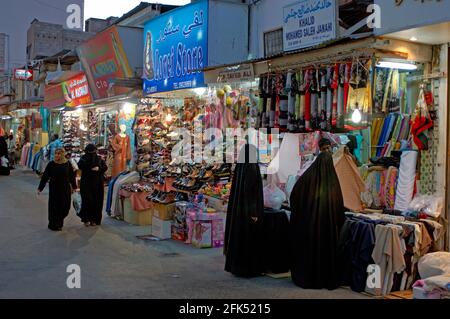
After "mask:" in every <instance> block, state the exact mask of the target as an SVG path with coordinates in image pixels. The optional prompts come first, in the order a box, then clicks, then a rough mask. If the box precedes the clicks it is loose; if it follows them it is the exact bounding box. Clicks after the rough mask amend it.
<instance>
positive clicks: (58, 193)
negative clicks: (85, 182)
mask: <svg viewBox="0 0 450 319" xmlns="http://www.w3.org/2000/svg"><path fill="white" fill-rule="evenodd" d="M49 181H50V191H49V199H48V228H49V229H50V230H53V231H61V230H62V228H63V226H64V219H65V218H66V217H67V215H69V211H70V204H71V199H72V192H73V191H74V190H75V189H76V188H77V185H76V180H75V172H74V170H73V168H72V165H71V164H70V163H69V162H68V161H67V159H66V157H65V152H64V149H57V150H56V151H55V158H54V160H53V161H51V162H50V163H48V165H47V167H46V168H45V171H44V174H43V175H42V178H41V182H40V184H39V187H38V194H40V193H41V192H42V191H43V190H44V188H45V186H46V185H47V182H49Z"/></svg>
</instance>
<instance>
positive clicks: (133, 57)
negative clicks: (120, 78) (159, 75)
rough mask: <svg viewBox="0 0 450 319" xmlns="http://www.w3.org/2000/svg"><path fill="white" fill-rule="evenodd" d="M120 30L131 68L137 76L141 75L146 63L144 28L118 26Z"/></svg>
mask: <svg viewBox="0 0 450 319" xmlns="http://www.w3.org/2000/svg"><path fill="white" fill-rule="evenodd" d="M118 31H119V35H120V40H121V41H122V44H123V49H124V51H125V54H126V56H127V58H128V63H129V64H130V68H131V69H132V70H133V72H134V73H135V75H136V76H137V77H141V76H142V68H143V67H142V66H143V65H144V55H143V52H144V42H143V41H142V39H143V37H144V35H143V34H144V30H142V29H138V28H127V27H118Z"/></svg>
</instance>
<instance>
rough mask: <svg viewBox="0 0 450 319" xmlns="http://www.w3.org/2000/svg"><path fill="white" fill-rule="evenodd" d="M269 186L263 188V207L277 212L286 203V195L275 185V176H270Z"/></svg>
mask: <svg viewBox="0 0 450 319" xmlns="http://www.w3.org/2000/svg"><path fill="white" fill-rule="evenodd" d="M270 176H271V178H270V180H269V184H268V185H267V186H266V187H264V189H263V192H264V207H269V208H273V209H275V210H279V209H280V208H281V206H282V205H283V202H285V201H286V199H287V198H286V194H285V193H284V192H283V191H282V190H281V189H280V188H279V187H278V186H277V185H276V176H275V175H270Z"/></svg>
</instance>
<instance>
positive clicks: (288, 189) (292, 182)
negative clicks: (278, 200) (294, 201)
mask: <svg viewBox="0 0 450 319" xmlns="http://www.w3.org/2000/svg"><path fill="white" fill-rule="evenodd" d="M297 180H298V176H294V175H289V177H288V180H287V183H286V196H287V198H288V199H289V198H290V196H291V193H292V190H293V189H294V186H295V184H296V183H297Z"/></svg>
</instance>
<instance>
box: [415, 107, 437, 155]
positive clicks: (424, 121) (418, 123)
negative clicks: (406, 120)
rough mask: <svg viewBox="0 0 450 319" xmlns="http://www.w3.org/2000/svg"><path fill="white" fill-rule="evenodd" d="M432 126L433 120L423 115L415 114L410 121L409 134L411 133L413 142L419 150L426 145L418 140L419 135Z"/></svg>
mask: <svg viewBox="0 0 450 319" xmlns="http://www.w3.org/2000/svg"><path fill="white" fill-rule="evenodd" d="M432 127H433V121H432V120H430V119H428V118H426V117H425V116H419V115H418V116H416V117H415V118H414V120H413V121H412V123H411V134H412V135H413V140H414V143H415V144H416V145H417V147H418V148H419V150H424V149H425V148H426V145H424V144H423V142H422V141H421V140H420V138H419V135H420V134H422V133H423V132H425V131H426V130H429V129H431V128H432Z"/></svg>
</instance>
